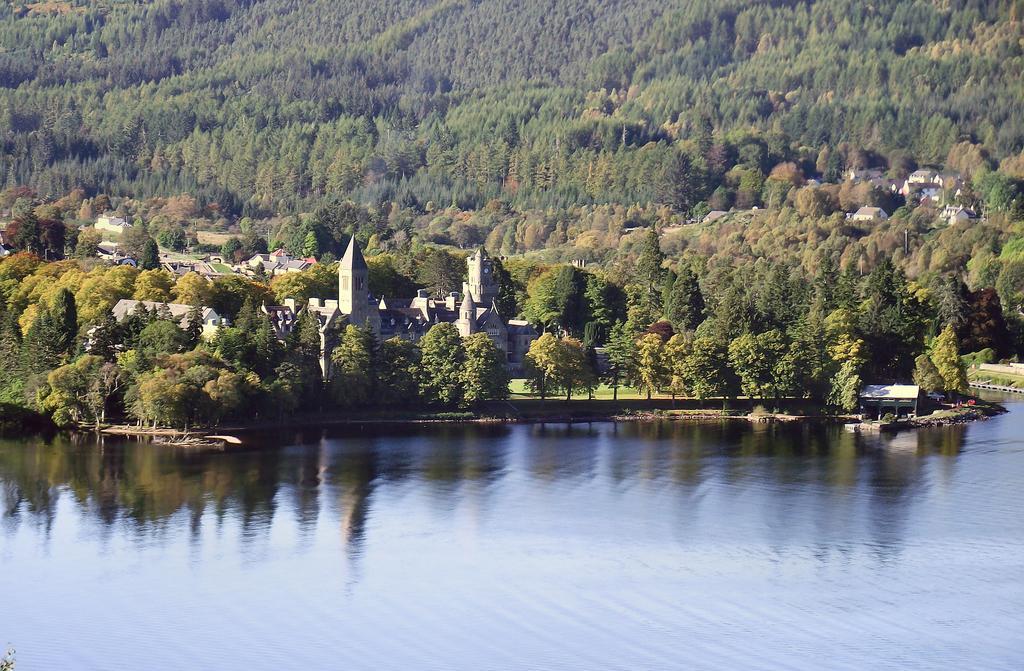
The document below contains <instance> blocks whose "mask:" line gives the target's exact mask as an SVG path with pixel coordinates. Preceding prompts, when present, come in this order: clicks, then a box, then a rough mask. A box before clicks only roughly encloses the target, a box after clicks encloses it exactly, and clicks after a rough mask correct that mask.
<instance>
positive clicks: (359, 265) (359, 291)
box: [338, 238, 379, 326]
mask: <svg viewBox="0 0 1024 671" xmlns="http://www.w3.org/2000/svg"><path fill="white" fill-rule="evenodd" d="M369 279H370V278H369V269H368V268H367V266H366V259H364V258H363V253H362V252H361V251H360V250H359V244H358V243H357V242H356V239H355V238H352V239H351V240H349V242H348V249H346V250H345V256H344V257H342V259H341V263H339V264H338V309H340V310H341V313H342V314H344V315H347V316H348V322H349V323H350V324H354V325H356V326H362V325H363V324H365V323H366V321H367V320H370V321H371V322H373V321H374V317H375V316H377V318H378V319H377V320H378V321H379V315H378V314H377V306H376V304H371V302H370V290H369ZM371 307H373V308H374V309H373V312H374V314H370V308H371Z"/></svg>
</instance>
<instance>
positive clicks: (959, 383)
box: [930, 325, 967, 394]
mask: <svg viewBox="0 0 1024 671" xmlns="http://www.w3.org/2000/svg"><path fill="white" fill-rule="evenodd" d="M930 357H931V360H932V363H934V364H935V368H936V370H937V372H938V373H939V375H940V376H941V377H942V381H943V385H942V387H943V389H944V390H945V391H948V392H957V393H961V394H965V393H967V372H966V371H965V370H964V363H963V361H961V360H960V351H959V344H958V342H957V338H956V333H955V332H954V330H953V326H952V325H949V326H946V328H944V329H943V330H942V333H940V334H939V336H938V337H937V338H935V342H933V343H932V347H931V353H930Z"/></svg>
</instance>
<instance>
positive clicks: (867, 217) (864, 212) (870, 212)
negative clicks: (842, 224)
mask: <svg viewBox="0 0 1024 671" xmlns="http://www.w3.org/2000/svg"><path fill="white" fill-rule="evenodd" d="M888 218H889V213H888V212H886V211H885V210H883V209H882V208H880V207H868V206H867V205H865V206H864V207H862V208H860V209H859V210H857V211H856V212H854V213H853V214H851V215H850V219H852V220H853V221H885V220H886V219H888Z"/></svg>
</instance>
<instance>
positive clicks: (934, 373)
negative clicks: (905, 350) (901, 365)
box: [914, 354, 946, 391]
mask: <svg viewBox="0 0 1024 671" xmlns="http://www.w3.org/2000/svg"><path fill="white" fill-rule="evenodd" d="M914 384H916V385H918V386H920V387H921V389H923V390H925V391H944V390H945V388H946V381H945V380H944V379H943V378H942V374H941V373H939V369H938V368H936V367H935V364H934V363H932V360H931V358H930V357H929V356H928V355H927V354H919V355H918V357H917V359H915V360H914Z"/></svg>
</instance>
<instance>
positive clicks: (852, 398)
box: [828, 360, 863, 412]
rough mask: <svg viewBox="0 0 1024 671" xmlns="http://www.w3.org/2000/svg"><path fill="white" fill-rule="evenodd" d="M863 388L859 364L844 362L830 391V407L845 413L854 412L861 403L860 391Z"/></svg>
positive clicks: (852, 361)
mask: <svg viewBox="0 0 1024 671" xmlns="http://www.w3.org/2000/svg"><path fill="white" fill-rule="evenodd" d="M862 387H863V384H862V382H861V377H860V372H859V371H858V365H857V362H856V361H854V360H848V361H844V362H843V363H842V365H841V366H840V367H839V371H838V372H837V373H836V375H835V377H834V378H833V379H832V389H831V390H830V391H829V396H828V402H829V405H831V406H833V407H835V408H839V409H840V410H842V411H844V412H853V411H855V410H856V409H857V406H858V404H859V402H860V390H861V388H862Z"/></svg>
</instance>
